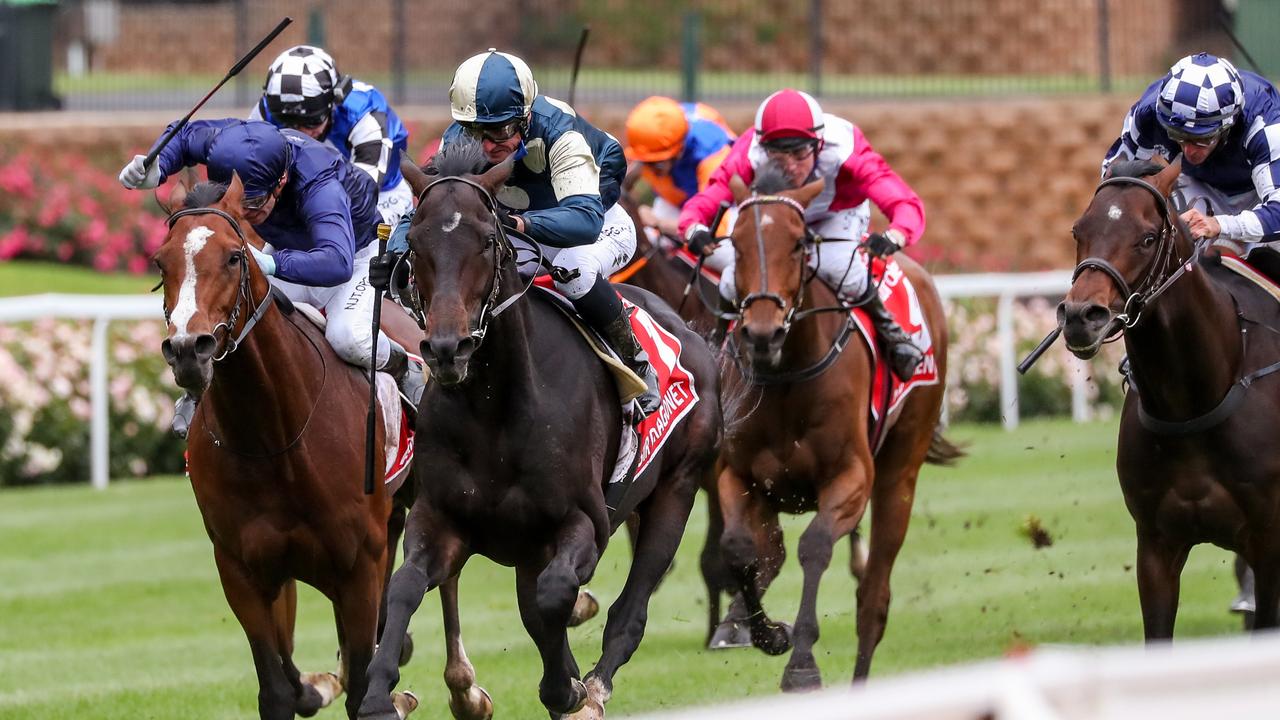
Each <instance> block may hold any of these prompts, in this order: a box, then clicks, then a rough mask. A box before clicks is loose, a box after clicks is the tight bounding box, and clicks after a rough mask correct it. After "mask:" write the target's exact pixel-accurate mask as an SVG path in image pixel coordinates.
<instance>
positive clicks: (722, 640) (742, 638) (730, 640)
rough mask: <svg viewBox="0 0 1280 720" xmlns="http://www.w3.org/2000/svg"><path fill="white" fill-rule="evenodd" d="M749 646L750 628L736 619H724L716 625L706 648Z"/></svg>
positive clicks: (725, 648)
mask: <svg viewBox="0 0 1280 720" xmlns="http://www.w3.org/2000/svg"><path fill="white" fill-rule="evenodd" d="M744 647H751V630H750V629H749V628H748V627H747V626H746V625H744V624H743V623H740V622H738V621H736V620H725V621H723V622H721V623H720V624H719V625H717V626H716V631H715V632H714V633H712V634H711V640H710V641H709V642H708V643H707V649H708V650H728V649H730V648H744Z"/></svg>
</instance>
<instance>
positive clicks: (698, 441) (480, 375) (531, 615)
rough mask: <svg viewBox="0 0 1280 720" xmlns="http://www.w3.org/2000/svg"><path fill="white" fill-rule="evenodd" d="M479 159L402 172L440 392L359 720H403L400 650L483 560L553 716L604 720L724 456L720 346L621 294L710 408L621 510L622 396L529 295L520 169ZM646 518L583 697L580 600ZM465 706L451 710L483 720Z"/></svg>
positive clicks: (432, 401)
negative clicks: (506, 591) (713, 468)
mask: <svg viewBox="0 0 1280 720" xmlns="http://www.w3.org/2000/svg"><path fill="white" fill-rule="evenodd" d="M482 161H483V155H482V154H481V153H480V151H479V148H478V147H477V146H475V145H472V144H460V145H458V146H455V147H453V148H451V149H448V150H445V151H443V152H442V153H441V154H440V155H437V157H436V159H435V167H436V169H437V171H438V172H439V177H438V179H436V180H435V181H434V182H432V181H430V180H429V179H428V177H427V176H426V175H424V174H423V173H422V172H421V171H420V170H418V169H417V168H416V167H412V166H411V165H409V164H405V165H404V168H403V169H404V171H405V175H406V177H407V178H408V180H409V183H410V184H411V185H412V186H413V188H414V190H415V192H416V193H417V195H418V197H419V198H420V201H419V209H418V213H417V214H416V215H415V217H414V220H413V225H412V227H411V229H410V230H409V236H408V239H409V245H410V248H411V249H412V255H413V260H412V264H413V274H414V277H415V281H416V285H417V292H418V294H419V296H420V297H421V298H422V301H423V306H424V308H425V311H426V314H425V319H424V322H425V325H426V328H425V329H426V336H427V339H426V340H425V341H424V342H423V344H422V350H423V355H424V358H426V359H427V362H428V365H429V366H430V367H431V371H432V378H433V382H432V383H431V384H430V385H429V386H428V388H427V392H426V395H424V397H423V400H422V404H421V407H420V413H419V415H418V434H417V460H418V463H419V465H418V468H419V471H418V472H416V481H417V486H418V487H417V496H416V499H415V501H414V504H413V506H412V508H411V511H410V513H409V521H408V522H409V525H408V528H407V531H406V541H405V551H406V557H405V562H404V565H403V566H402V567H401V568H400V569H399V570H398V571H397V572H396V573H395V575H394V576H393V577H392V580H391V587H390V590H389V603H388V618H387V626H386V632H385V634H384V638H383V642H382V644H381V645H379V647H378V652H377V654H376V655H375V656H374V660H373V664H372V665H370V668H369V691H368V694H367V695H366V697H365V701H364V704H363V705H362V706H361V711H360V717H361V718H367V719H371V720H372V719H376V720H393V718H394V717H395V715H394V711H393V710H392V707H391V703H390V700H389V697H388V694H389V693H390V691H391V689H392V688H393V687H394V686H395V684H396V683H397V682H398V680H399V672H398V670H397V668H396V657H397V655H398V654H399V639H400V638H401V637H402V636H403V633H404V630H405V628H407V627H408V623H409V619H410V616H411V615H412V614H413V612H414V610H415V609H416V608H417V607H418V604H419V603H420V602H421V600H422V597H423V594H424V593H425V592H427V591H428V590H431V589H433V588H436V587H439V586H440V585H441V584H442V583H444V582H445V581H447V580H448V579H449V578H451V577H454V576H456V575H457V574H458V573H459V572H460V571H461V570H462V567H463V565H464V564H465V562H466V561H467V559H468V558H469V557H470V556H472V555H474V554H483V555H485V556H487V557H489V558H491V559H493V560H494V561H496V562H499V563H502V564H505V565H509V566H514V567H515V574H516V594H517V598H518V601H519V606H520V616H521V619H522V620H523V622H524V625H525V629H526V630H527V631H528V633H529V635H530V636H531V637H532V638H533V640H534V643H535V644H536V645H537V647H538V651H539V653H540V654H541V656H542V660H543V676H542V681H541V682H540V684H539V697H540V699H541V701H542V703H543V705H545V706H546V707H547V709H548V710H549V711H551V713H553V714H554V715H560V714H563V713H573V712H578V711H581V713H582V715H580V717H601V716H603V707H604V703H605V702H606V701H607V700H608V699H609V697H610V695H611V694H612V691H613V676H614V673H615V672H616V671H617V669H618V667H620V666H621V665H622V664H623V663H625V662H626V661H627V660H628V659H629V658H630V657H631V654H632V653H633V652H634V651H635V649H636V648H637V646H638V645H639V643H640V640H641V638H642V636H643V634H644V627H645V622H646V615H647V608H648V602H649V596H650V595H651V593H652V592H653V589H654V587H655V586H656V585H657V583H658V581H659V580H660V579H661V577H662V575H663V573H664V572H665V571H666V569H667V567H668V566H669V565H670V562H671V558H672V556H673V555H674V554H675V551H676V547H677V545H678V544H679V542H680V537H681V534H682V532H683V530H684V525H685V521H686V520H687V518H688V514H689V510H690V508H691V506H692V504H693V498H694V494H695V492H696V490H697V487H698V478H699V476H700V475H701V474H702V473H703V472H705V469H706V467H707V466H708V465H709V464H710V463H712V462H713V461H714V459H715V456H716V452H717V449H718V445H719V439H720V425H721V417H720V407H719V396H718V382H717V376H716V373H717V370H716V363H715V360H714V358H713V357H712V355H711V353H710V350H709V349H708V348H707V347H706V345H705V344H704V343H702V341H701V340H700V339H699V338H698V336H697V335H696V334H694V333H693V332H692V331H690V330H689V329H688V328H686V327H684V325H683V323H682V322H681V321H680V320H679V318H678V317H676V316H675V314H674V313H673V312H672V311H671V310H670V309H666V308H664V306H663V305H662V303H661V301H659V300H657V298H655V297H654V296H652V295H650V294H648V293H645V292H644V291H641V290H638V289H635V288H625V287H624V288H622V289H623V290H624V295H625V297H627V298H628V299H629V300H631V301H632V302H634V303H636V304H637V305H640V306H642V307H644V308H646V309H647V310H649V312H650V313H651V314H652V315H653V317H654V319H655V320H656V321H657V322H658V323H660V324H662V325H663V326H664V327H665V328H666V329H667V331H669V332H670V333H672V334H673V335H675V336H676V337H677V338H679V339H680V341H681V343H682V344H683V348H684V349H683V352H682V354H681V358H682V363H683V364H684V367H685V368H687V369H688V371H689V372H690V374H691V375H692V376H693V377H694V380H695V386H696V388H697V390H698V393H699V394H700V397H701V400H700V401H699V402H698V403H697V404H696V405H694V406H693V407H692V409H691V410H689V412H688V414H687V415H685V417H684V420H683V422H681V423H680V424H679V425H677V426H676V427H675V429H674V430H673V434H672V435H671V437H670V438H669V440H668V441H667V443H666V445H665V446H664V447H663V448H662V449H661V450H660V451H659V453H658V455H656V456H655V457H654V459H653V461H652V463H651V464H650V465H649V466H648V468H647V469H646V470H645V471H644V472H643V473H641V474H640V475H639V476H638V477H637V478H636V479H635V482H634V483H633V484H632V485H631V486H630V489H629V490H628V491H627V492H626V494H625V495H623V496H622V498H621V500H620V501H619V502H618V504H617V505H616V506H615V507H614V508H613V511H612V512H610V510H609V509H608V508H606V505H605V495H604V492H603V484H604V483H605V482H606V481H607V480H608V479H609V476H610V473H611V470H612V468H613V465H614V462H615V459H616V457H617V455H618V452H619V446H620V435H621V431H622V428H623V425H622V423H623V422H624V419H623V416H622V410H621V407H620V403H619V401H618V391H617V389H616V387H615V384H614V380H613V379H612V377H611V376H610V375H609V374H608V373H607V372H606V370H605V368H604V366H603V364H602V363H601V362H600V361H599V360H598V359H597V358H596V357H595V356H594V354H593V353H592V352H591V351H590V350H589V349H588V348H587V346H586V344H585V343H584V342H583V340H582V338H581V337H580V335H579V332H578V330H576V329H575V328H574V326H573V325H571V324H570V323H569V322H568V320H567V319H566V318H565V317H564V314H563V313H562V311H561V310H560V309H558V308H557V307H555V305H554V303H555V302H556V301H555V300H553V299H550V298H548V297H547V296H546V295H545V294H544V293H541V292H536V291H535V292H533V293H530V294H528V295H525V294H523V293H524V289H525V288H526V287H527V286H526V283H525V281H524V280H523V279H522V278H521V277H520V276H519V274H518V273H517V269H516V262H515V259H514V257H513V255H514V250H513V248H512V246H511V244H510V241H509V239H508V238H507V236H506V234H505V232H504V231H503V230H502V227H501V225H500V224H499V222H498V220H497V216H496V215H495V212H494V210H495V208H496V205H495V202H494V200H493V193H494V192H495V191H496V190H497V189H498V188H500V187H501V186H502V185H503V183H504V181H505V180H506V179H507V178H508V176H509V175H510V173H511V170H512V164H511V163H510V162H507V163H504V164H501V165H498V166H496V167H494V168H492V169H491V170H489V171H488V172H484V173H483V174H474V173H476V172H477V171H478V170H479V169H480V167H481V163H482ZM659 412H663V411H659ZM425 467H430V468H431V472H430V474H428V473H426V472H424V471H422V470H421V468H425ZM632 512H635V513H636V514H638V515H639V518H640V527H639V535H638V542H637V544H636V548H635V556H634V561H633V563H632V566H631V570H630V573H629V575H628V577H627V582H626V586H625V587H624V588H623V590H622V592H621V594H620V595H619V597H618V600H617V601H616V602H615V603H614V605H613V606H612V607H611V608H610V611H609V618H608V621H607V623H606V625H605V629H604V643H603V651H602V654H601V657H600V660H599V662H598V663H597V664H596V666H595V668H594V669H593V670H592V671H591V672H590V673H588V674H587V675H586V676H585V683H584V681H583V679H581V678H580V673H579V670H578V665H577V662H576V660H574V657H573V654H572V652H571V651H570V648H569V642H568V635H567V634H566V631H565V629H566V627H567V625H568V621H569V616H570V612H571V610H572V608H573V605H574V601H575V598H576V597H577V594H578V589H579V587H580V586H581V585H582V584H584V583H585V582H587V581H588V580H589V579H590V578H591V576H592V574H593V573H594V571H595V567H596V563H597V562H598V560H599V558H600V556H601V554H602V553H603V552H604V549H605V546H606V544H607V542H608V539H609V536H610V534H611V533H612V532H613V530H614V529H615V528H616V526H617V525H618V524H620V523H621V522H622V520H623V519H625V518H627V517H628V516H629V515H631V513H632ZM446 674H449V670H446ZM461 710H462V711H463V714H459V708H454V711H455V714H456V715H457V716H459V717H473V715H471V714H469V713H470V712H471V709H469V708H463V709H461Z"/></svg>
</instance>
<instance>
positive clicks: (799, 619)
mask: <svg viewBox="0 0 1280 720" xmlns="http://www.w3.org/2000/svg"><path fill="white" fill-rule="evenodd" d="M867 459H868V461H869V460H870V458H867ZM866 467H867V466H865V465H863V464H862V463H860V462H855V463H853V467H852V468H851V469H849V470H847V471H845V472H844V473H841V474H840V475H839V476H838V477H837V478H836V479H835V481H833V482H831V483H828V484H827V485H826V486H824V487H823V488H821V489H820V490H819V492H818V511H817V512H816V513H814V516H813V520H811V521H810V522H809V527H807V528H805V531H804V534H803V535H801V536H800V544H799V546H798V547H797V548H796V556H797V559H798V560H799V561H800V567H801V569H802V570H803V572H804V584H803V586H802V589H801V591H800V612H799V613H798V614H797V615H796V624H795V629H794V631H793V632H792V636H791V640H792V642H793V643H794V644H795V647H794V649H793V650H792V651H791V658H790V659H789V660H788V661H787V667H786V669H785V670H783V672H782V689H783V690H784V691H787V692H795V691H804V690H816V689H818V688H820V687H822V674H821V672H819V670H818V663H817V661H816V660H815V659H814V657H813V645H814V643H816V642H817V641H818V584H819V583H820V582H821V581H822V574H823V573H825V572H826V571H827V568H828V567H830V565H831V556H832V553H833V551H834V549H835V543H836V540H839V539H841V538H844V537H845V536H847V535H848V534H849V533H851V532H853V529H854V528H856V527H858V521H859V520H861V519H862V512H863V511H864V510H865V509H866V507H867V489H868V486H869V482H868V478H867V471H866Z"/></svg>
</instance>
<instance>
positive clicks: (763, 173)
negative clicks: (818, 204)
mask: <svg viewBox="0 0 1280 720" xmlns="http://www.w3.org/2000/svg"><path fill="white" fill-rule="evenodd" d="M751 189H752V190H754V191H756V192H757V193H759V194H761V195H771V194H773V193H778V192H782V191H783V190H795V187H794V186H793V185H792V184H791V178H789V177H787V174H786V173H785V172H783V171H782V168H780V167H778V166H777V165H775V164H774V163H765V164H764V166H763V167H761V168H760V171H759V172H757V173H756V179H755V182H753V183H751Z"/></svg>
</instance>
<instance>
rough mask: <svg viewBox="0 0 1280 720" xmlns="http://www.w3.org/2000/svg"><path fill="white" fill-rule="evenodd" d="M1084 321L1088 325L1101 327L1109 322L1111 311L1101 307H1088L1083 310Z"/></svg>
mask: <svg viewBox="0 0 1280 720" xmlns="http://www.w3.org/2000/svg"><path fill="white" fill-rule="evenodd" d="M1084 320H1085V322H1087V323H1089V324H1090V325H1101V324H1103V323H1105V322H1109V321H1110V320H1111V310H1109V309H1108V308H1107V307H1106V306H1103V305H1090V306H1089V307H1087V308H1085V310H1084Z"/></svg>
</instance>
